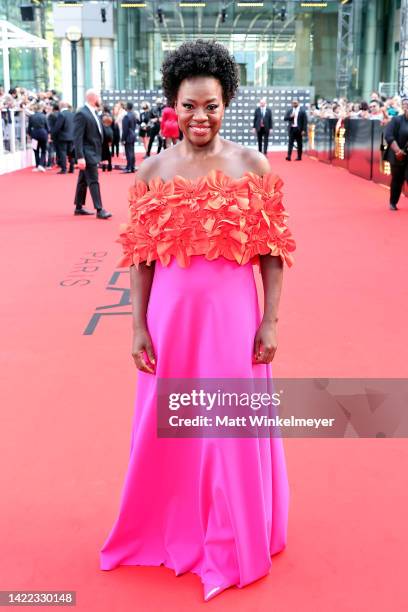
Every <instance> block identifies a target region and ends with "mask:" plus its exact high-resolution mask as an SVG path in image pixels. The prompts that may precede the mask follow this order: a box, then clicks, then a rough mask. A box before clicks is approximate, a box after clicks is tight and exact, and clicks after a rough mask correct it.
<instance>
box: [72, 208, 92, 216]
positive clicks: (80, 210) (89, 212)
mask: <svg viewBox="0 0 408 612" xmlns="http://www.w3.org/2000/svg"><path fill="white" fill-rule="evenodd" d="M93 214H94V213H93V212H92V210H86V208H76V209H75V211H74V215H93Z"/></svg>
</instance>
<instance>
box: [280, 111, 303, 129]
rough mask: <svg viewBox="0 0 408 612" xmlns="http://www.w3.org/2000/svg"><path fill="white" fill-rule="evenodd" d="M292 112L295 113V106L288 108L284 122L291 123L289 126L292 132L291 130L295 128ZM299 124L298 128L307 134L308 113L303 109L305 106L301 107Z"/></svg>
mask: <svg viewBox="0 0 408 612" xmlns="http://www.w3.org/2000/svg"><path fill="white" fill-rule="evenodd" d="M292 111H293V106H291V107H290V108H288V110H287V111H286V113H285V117H284V120H285V121H288V122H289V124H288V131H290V128H291V127H292V126H293V117H291V115H292ZM297 124H298V128H299V129H300V131H301V132H306V130H307V114H306V111H305V109H304V108H303V106H301V107H300V108H299V114H298V120H297Z"/></svg>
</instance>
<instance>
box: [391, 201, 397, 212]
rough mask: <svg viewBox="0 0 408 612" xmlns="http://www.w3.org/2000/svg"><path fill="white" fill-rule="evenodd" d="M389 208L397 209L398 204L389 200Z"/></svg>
mask: <svg viewBox="0 0 408 612" xmlns="http://www.w3.org/2000/svg"><path fill="white" fill-rule="evenodd" d="M390 210H398V206H397V205H396V204H393V203H392V202H390Z"/></svg>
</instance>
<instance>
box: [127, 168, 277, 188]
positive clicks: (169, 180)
mask: <svg viewBox="0 0 408 612" xmlns="http://www.w3.org/2000/svg"><path fill="white" fill-rule="evenodd" d="M212 173H218V174H219V175H222V176H223V177H224V178H226V179H229V180H231V181H241V180H242V179H244V178H246V177H247V176H249V177H251V176H255V177H257V178H259V179H263V178H265V177H267V176H276V177H277V176H278V175H277V174H276V172H273V171H272V170H270V171H269V172H265V173H264V174H257V173H256V172H252V171H250V170H247V171H246V172H244V174H243V175H242V176H240V177H238V178H237V177H235V176H231V175H229V174H226V173H225V172H224V171H223V170H221V169H219V168H212V169H211V170H209V171H208V172H207V174H201V175H200V176H196V177H195V178H188V177H186V176H182V175H181V174H175V175H174V176H173V177H172V178H170V179H167V180H165V179H163V178H162V177H161V176H152V178H151V179H149V180H148V181H144V180H143V179H139V178H137V174H136V177H135V183H144V184H145V185H146V186H147V187H148V186H149V183H151V182H152V181H155V180H159V181H161V182H162V183H164V184H166V183H173V182H174V180H175V179H176V178H181V179H183V180H185V181H190V182H191V183H198V182H199V181H202V180H204V179H207V178H208V177H209V176H210V175H211V174H212ZM278 178H279V177H278Z"/></svg>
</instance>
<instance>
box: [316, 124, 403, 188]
mask: <svg viewBox="0 0 408 612" xmlns="http://www.w3.org/2000/svg"><path fill="white" fill-rule="evenodd" d="M308 136H309V138H308V141H309V145H308V147H307V150H306V153H307V154H308V155H310V156H311V157H314V158H316V159H318V160H319V161H323V162H326V163H331V164H333V165H335V166H341V167H343V168H347V169H348V171H349V172H351V173H352V174H356V175H357V176H361V177H362V178H365V179H369V180H373V181H375V182H376V183H381V184H382V185H389V184H390V181H391V176H390V175H391V170H390V165H389V163H388V162H384V161H383V159H382V152H383V149H384V147H385V146H386V143H385V139H384V128H383V126H381V124H380V121H376V120H370V119H345V120H343V121H338V120H336V119H316V118H312V119H311V120H310V122H309V126H308ZM404 191H405V190H404Z"/></svg>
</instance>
